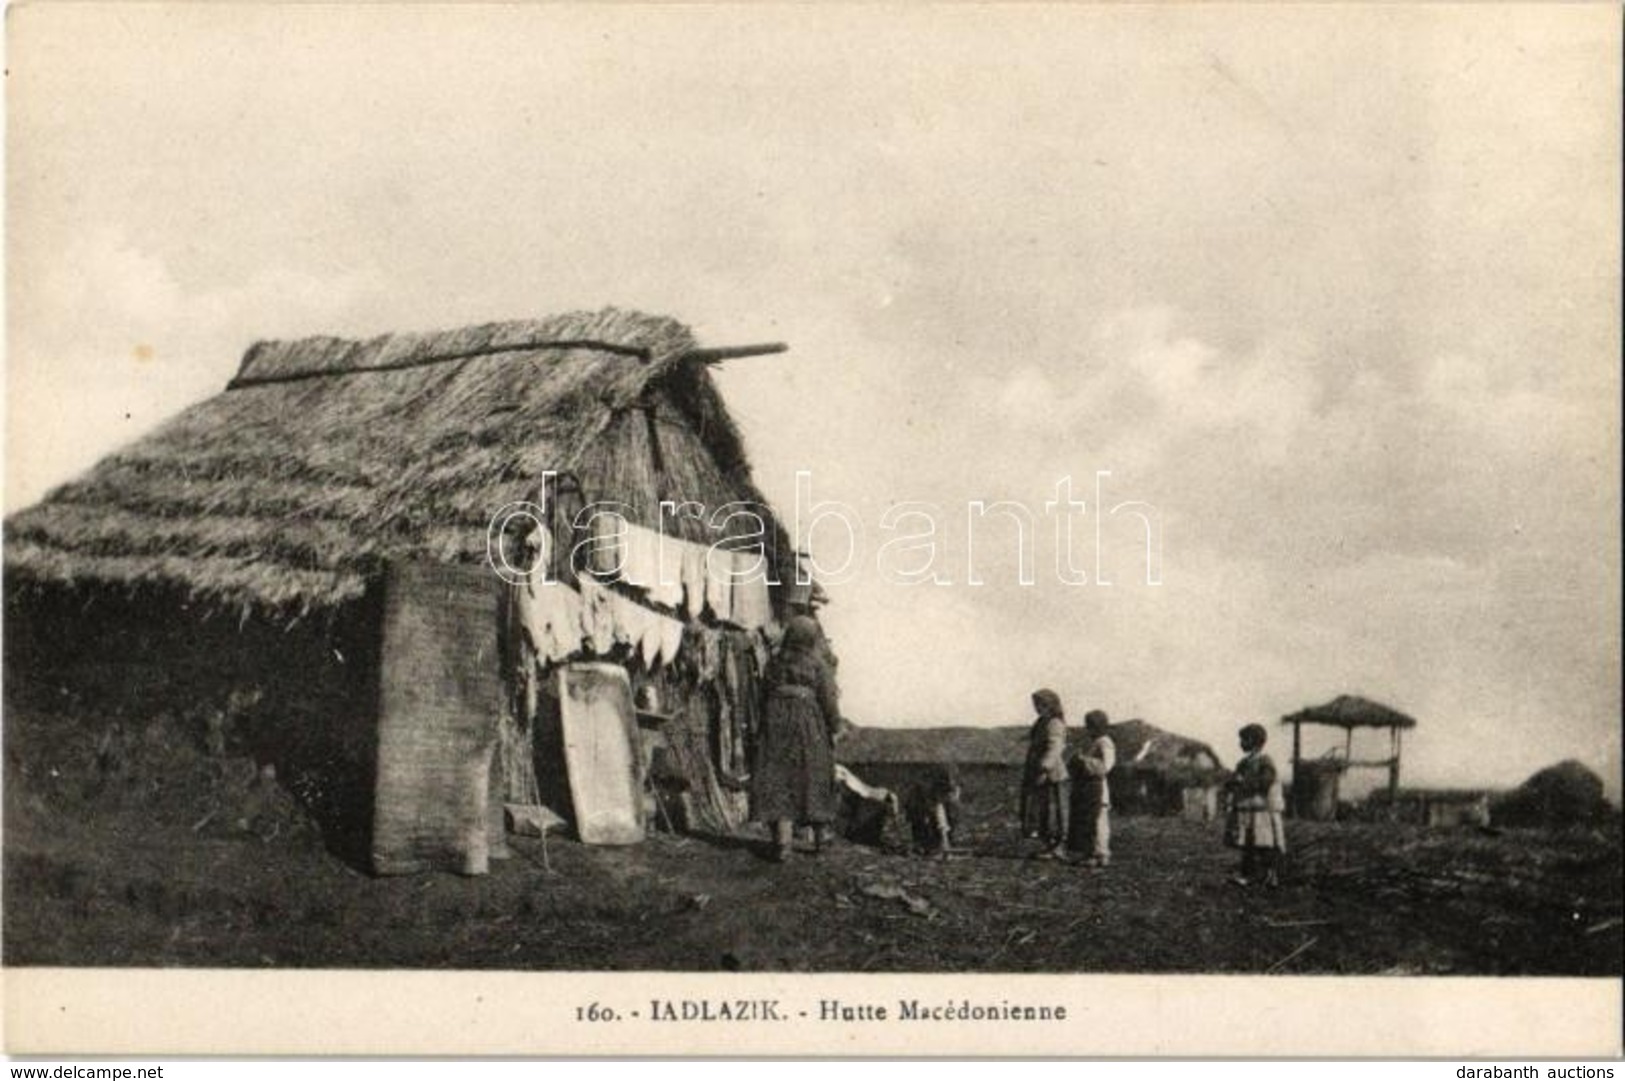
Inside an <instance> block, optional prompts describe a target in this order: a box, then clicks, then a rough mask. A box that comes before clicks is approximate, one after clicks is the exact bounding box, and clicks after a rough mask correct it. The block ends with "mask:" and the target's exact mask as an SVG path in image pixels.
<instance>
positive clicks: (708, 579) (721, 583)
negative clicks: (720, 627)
mask: <svg viewBox="0 0 1625 1081" xmlns="http://www.w3.org/2000/svg"><path fill="white" fill-rule="evenodd" d="M733 569H734V557H733V553H732V552H725V551H720V550H718V549H716V548H708V549H706V552H705V606H706V607H707V608H709V609H711V615H712V616H714V617H715V618H716V619H718V620H721V621H726V620H728V619H731V618H732V617H733Z"/></svg>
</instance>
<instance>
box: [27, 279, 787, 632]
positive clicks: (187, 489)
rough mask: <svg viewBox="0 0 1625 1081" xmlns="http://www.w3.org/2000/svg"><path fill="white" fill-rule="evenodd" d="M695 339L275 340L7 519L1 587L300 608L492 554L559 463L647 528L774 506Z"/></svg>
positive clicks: (499, 330) (542, 329)
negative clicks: (420, 564)
mask: <svg viewBox="0 0 1625 1081" xmlns="http://www.w3.org/2000/svg"><path fill="white" fill-rule="evenodd" d="M694 348H695V343H694V339H693V336H692V334H691V333H690V332H689V330H688V328H686V327H685V326H683V325H682V324H680V323H677V322H675V321H673V320H671V319H665V318H658V317H654V316H649V315H643V314H639V313H632V312H621V311H616V310H614V309H606V310H604V311H601V312H595V313H573V314H568V315H563V316H558V317H554V318H549V319H543V320H533V321H522V322H508V323H494V324H489V325H485V326H478V327H469V328H465V329H462V330H455V331H450V332H444V333H424V334H392V335H386V336H384V337H379V338H374V339H371V340H369V341H345V340H341V339H337V338H307V339H303V340H300V341H291V342H261V343H259V344H257V345H255V346H254V347H253V348H251V349H250V350H249V351H248V353H247V355H246V356H245V357H244V358H243V361H242V366H241V368H240V370H239V371H238V373H237V376H236V378H235V379H233V380H232V381H231V384H230V387H229V389H228V390H227V391H226V392H224V393H222V394H219V395H217V396H215V397H213V398H210V399H209V400H207V401H205V402H202V403H199V404H197V405H195V406H192V407H191V408H189V409H187V410H186V411H185V412H183V413H181V414H180V415H179V416H177V417H175V418H174V419H172V420H170V421H169V422H168V423H166V424H164V425H163V426H162V427H161V428H159V429H158V430H157V431H156V432H154V433H153V434H151V435H149V436H147V437H146V438H144V439H141V440H139V441H137V442H136V443H134V444H133V445H131V446H129V447H126V448H124V449H123V450H121V451H119V452H117V453H115V454H113V455H112V456H110V457H108V458H106V459H104V460H103V461H102V462H100V463H99V464H98V465H96V466H95V467H94V468H93V469H91V470H90V471H89V472H88V473H87V474H86V475H84V476H82V477H80V478H79V479H77V480H74V481H72V482H70V483H68V484H66V485H63V486H62V487H60V488H57V489H56V490H55V491H53V492H51V493H50V494H49V495H48V496H47V497H46V499H45V500H44V501H43V502H42V503H40V504H38V505H36V506H34V507H31V508H28V509H26V510H24V511H22V512H20V513H18V514H16V515H14V516H13V517H11V518H10V519H8V520H7V522H6V529H5V539H6V548H5V560H6V570H7V575H8V579H9V580H10V584H11V585H12V586H13V587H16V586H22V587H24V588H26V587H27V586H28V585H29V584H30V583H35V582H50V583H68V584H74V583H83V584H89V585H93V586H95V587H97V588H103V587H108V586H112V587H139V586H143V585H148V584H163V585H169V586H177V587H179V588H181V589H182V590H184V591H185V592H186V593H188V594H190V595H192V596H193V597H196V598H199V599H204V600H207V601H209V602H212V603H214V604H216V605H219V606H222V607H237V606H243V607H245V608H246V607H247V606H268V607H270V608H273V609H279V610H289V609H291V610H295V611H300V612H303V611H308V610H311V609H318V608H325V607H330V606H332V605H335V604H337V603H340V602H343V601H346V600H349V599H351V598H354V597H356V596H358V595H360V594H361V592H362V591H363V590H364V588H365V585H366V581H367V579H368V577H369V576H370V575H371V574H372V573H374V572H375V571H376V570H377V568H378V567H379V566H380V565H381V562H382V561H383V560H385V559H389V558H396V557H408V558H428V559H437V560H442V561H452V562H468V563H473V562H478V561H480V560H483V559H484V558H485V556H486V528H487V524H488V521H489V519H490V517H491V515H492V514H493V513H494V512H495V511H496V510H497V509H498V508H499V507H501V506H502V505H504V504H506V503H508V502H510V501H512V500H517V499H527V498H535V495H536V490H537V485H538V482H539V481H540V479H541V476H542V473H543V472H544V471H546V470H556V471H558V472H560V473H569V474H573V475H574V476H575V477H576V478H578V479H579V481H580V483H581V488H582V491H583V494H584V496H585V498H586V499H587V500H589V501H593V500H602V499H615V500H619V501H621V502H623V503H625V504H627V506H628V508H629V511H630V513H629V515H628V516H629V517H630V518H632V520H634V521H641V522H643V523H644V524H646V525H653V524H655V523H656V515H657V514H658V503H659V500H660V499H662V498H669V499H678V500H693V501H697V502H700V503H703V504H705V505H706V506H707V507H716V506H720V505H722V504H724V503H728V502H732V501H735V500H747V501H750V502H754V503H758V504H760V503H762V502H763V501H762V500H761V497H760V495H759V493H758V492H757V490H756V488H755V487H754V485H753V483H752V481H751V479H750V471H749V466H748V463H747V462H746V458H745V453H744V448H743V445H742V443H741V440H740V436H739V433H738V431H737V429H736V428H735V427H734V425H733V423H732V422H731V421H730V420H729V418H728V416H727V414H726V412H725V410H724V407H723V404H722V401H721V398H720V396H719V395H718V393H717V391H716V389H715V386H714V385H713V383H712V381H711V379H710V376H709V375H708V373H707V371H706V366H705V364H703V363H701V362H700V361H699V360H696V359H694V357H693V356H692V355H691V354H692V351H693V350H694ZM763 513H764V514H765V510H764V512H763ZM769 523H770V525H769V528H770V529H772V530H776V529H777V526H776V524H775V523H772V522H771V519H769ZM678 530H679V531H680V532H682V533H683V534H684V535H687V536H689V539H693V540H699V541H702V542H710V541H714V540H715V539H717V538H716V536H715V535H714V534H711V533H709V531H708V530H707V528H706V526H705V525H704V524H703V523H700V522H690V521H687V520H680V522H679V526H678Z"/></svg>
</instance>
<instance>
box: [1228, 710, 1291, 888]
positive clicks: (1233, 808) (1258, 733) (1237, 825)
mask: <svg viewBox="0 0 1625 1081" xmlns="http://www.w3.org/2000/svg"><path fill="white" fill-rule="evenodd" d="M1239 734H1240V737H1241V750H1242V757H1241V761H1239V762H1237V763H1236V772H1235V774H1234V775H1233V776H1232V777H1231V778H1230V780H1228V781H1226V782H1225V786H1224V787H1225V794H1226V795H1227V796H1228V797H1229V806H1230V811H1229V815H1228V817H1227V818H1226V820H1225V829H1224V843H1225V844H1226V845H1228V846H1229V847H1231V848H1239V849H1241V872H1240V873H1239V874H1237V875H1234V876H1232V878H1231V881H1233V882H1235V883H1236V884H1238V885H1242V886H1248V885H1251V884H1252V883H1253V881H1255V880H1256V879H1257V878H1258V877H1259V875H1260V874H1262V876H1263V879H1264V884H1265V885H1266V886H1272V887H1273V886H1278V885H1280V862H1281V856H1282V854H1284V853H1285V852H1286V823H1285V822H1284V821H1283V820H1282V817H1281V815H1282V811H1284V810H1285V809H1286V801H1285V800H1284V799H1282V796H1281V781H1280V778H1279V776H1277V774H1276V772H1275V763H1274V762H1272V761H1271V760H1270V756H1269V755H1267V754H1265V753H1264V743H1265V741H1266V740H1268V738H1269V734H1268V733H1267V732H1265V731H1264V726H1263V725H1258V724H1249V725H1247V726H1245V727H1244V728H1242V730H1241V732H1240V733H1239Z"/></svg>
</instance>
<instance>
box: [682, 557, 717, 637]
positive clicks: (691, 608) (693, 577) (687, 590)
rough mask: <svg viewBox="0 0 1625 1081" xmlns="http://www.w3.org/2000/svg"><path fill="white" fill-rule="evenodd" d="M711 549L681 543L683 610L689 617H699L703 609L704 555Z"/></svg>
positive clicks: (705, 578)
mask: <svg viewBox="0 0 1625 1081" xmlns="http://www.w3.org/2000/svg"><path fill="white" fill-rule="evenodd" d="M710 551H711V549H709V548H707V547H705V546H703V545H699V544H688V543H684V544H683V600H684V603H683V611H685V612H687V613H688V618H689V619H699V618H700V613H701V612H704V611H705V598H706V586H707V584H708V579H707V576H706V557H707V556H708V555H709V554H710Z"/></svg>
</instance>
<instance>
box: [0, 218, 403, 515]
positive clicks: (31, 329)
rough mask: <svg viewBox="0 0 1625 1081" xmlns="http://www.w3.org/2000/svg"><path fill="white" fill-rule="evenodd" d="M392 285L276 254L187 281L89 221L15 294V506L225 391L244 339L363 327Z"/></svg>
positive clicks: (10, 398) (155, 256) (11, 416)
mask: <svg viewBox="0 0 1625 1081" xmlns="http://www.w3.org/2000/svg"><path fill="white" fill-rule="evenodd" d="M382 288H383V287H382V283H381V281H380V279H378V277H377V276H376V275H374V274H370V273H368V272H366V271H363V270H355V271H345V272H343V273H341V274H336V275H321V274H315V273H311V272H309V271H304V270H301V269H299V268H296V267H291V266H286V265H281V264H276V263H267V264H261V265H259V266H257V267H256V268H255V269H254V270H253V271H252V272H251V273H250V274H249V275H248V276H247V277H246V278H244V279H242V280H239V281H235V282H233V281H223V282H216V283H211V284H207V285H203V286H198V287H191V288H189V287H188V286H187V285H185V284H184V283H183V282H182V281H181V280H180V279H179V277H178V276H177V275H176V274H175V273H174V271H173V270H172V268H171V264H170V262H169V260H168V259H167V258H165V257H164V256H163V255H162V254H160V253H158V252H155V251H152V250H149V249H146V248H143V247H141V246H139V245H137V244H136V243H134V242H133V241H132V240H131V239H130V238H129V236H128V234H127V233H126V232H125V231H123V230H121V229H118V228H114V227H106V226H104V227H94V226H92V227H89V228H87V229H86V230H84V231H83V232H81V233H79V234H78V235H76V236H75V237H74V238H73V239H72V240H71V241H69V242H67V243H66V244H65V245H64V249H63V250H62V252H61V253H60V256H59V257H58V258H56V259H53V260H52V261H51V262H50V264H49V269H48V270H47V271H46V272H45V273H42V274H40V275H39V276H38V277H37V278H30V279H28V281H27V284H25V285H23V286H21V287H19V288H17V289H16V290H15V291H14V295H15V297H16V299H15V301H14V303H13V304H12V311H13V319H14V321H13V325H12V329H11V334H10V340H9V342H8V350H7V353H8V356H7V363H6V382H7V424H6V450H7V453H6V478H5V504H6V507H7V509H8V510H11V509H16V508H18V507H21V506H24V505H26V504H28V503H30V502H33V501H34V500H36V499H38V498H39V497H40V496H41V495H43V494H44V493H45V491H46V489H47V488H48V487H50V486H51V485H53V484H55V483H58V482H60V481H61V480H64V479H66V478H67V477H68V476H71V475H72V474H74V473H77V472H80V471H82V470H83V469H85V468H87V467H89V466H90V465H91V464H93V463H94V462H95V461H96V460H97V459H99V458H101V457H102V456H103V455H105V454H106V453H108V452H109V451H110V450H112V449H114V448H115V447H117V446H119V445H121V444H123V443H126V442H128V441H130V440H131V439H134V438H136V437H137V436H139V435H141V434H142V433H144V432H146V431H148V430H150V429H151V428H152V427H153V426H154V425H156V424H157V423H159V422H160V421H162V420H164V419H166V418H167V417H169V416H171V415H173V414H175V413H176V412H179V411H180V410H181V409H183V408H184V407H185V406H187V405H190V404H192V403H193V402H196V401H198V400H200V399H202V398H204V397H207V396H209V395H211V394H213V393H216V392H218V391H219V390H221V389H223V388H224V386H225V383H226V381H227V380H228V379H229V378H230V377H231V375H232V374H233V373H234V372H235V370H236V366H237V362H238V360H239V358H240V357H241V356H242V354H243V352H244V351H245V350H246V349H247V347H248V346H249V345H251V344H252V338H249V337H245V336H246V335H255V336H258V335H260V334H264V335H265V336H273V335H274V333H275V331H276V330H277V328H286V331H285V332H286V333H289V334H306V333H315V332H318V331H330V330H333V329H338V328H342V327H345V326H353V325H355V324H356V323H357V322H358V320H357V318H356V313H357V311H358V310H360V309H361V308H363V307H364V306H365V305H366V304H367V303H368V302H370V301H372V300H373V299H374V298H376V297H377V296H378V295H379V294H380V293H381V292H382Z"/></svg>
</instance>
